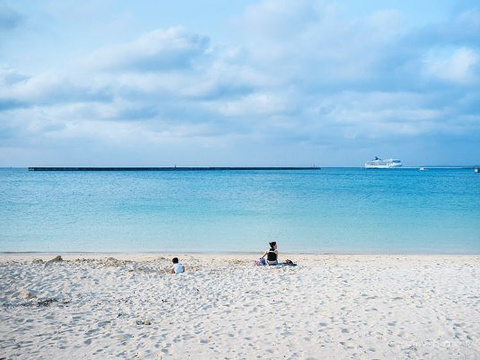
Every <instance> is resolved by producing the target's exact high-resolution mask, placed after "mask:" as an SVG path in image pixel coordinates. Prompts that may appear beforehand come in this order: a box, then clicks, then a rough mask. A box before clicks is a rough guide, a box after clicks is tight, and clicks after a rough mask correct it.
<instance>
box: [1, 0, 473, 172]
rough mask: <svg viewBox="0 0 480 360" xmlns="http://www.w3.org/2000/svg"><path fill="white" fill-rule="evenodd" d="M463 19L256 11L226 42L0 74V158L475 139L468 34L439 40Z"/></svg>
mask: <svg viewBox="0 0 480 360" xmlns="http://www.w3.org/2000/svg"><path fill="white" fill-rule="evenodd" d="M475 19H476V17H475V14H474V13H470V14H469V16H467V15H465V14H464V15H462V16H460V17H455V18H454V19H453V20H449V22H448V24H436V25H435V26H434V25H431V26H430V27H429V28H428V29H426V28H412V27H406V26H405V18H404V17H403V15H402V14H401V13H400V12H399V11H398V10H396V9H390V8H386V9H378V10H377V11H375V12H373V13H371V14H368V16H365V17H359V16H357V17H352V16H348V15H347V14H346V13H345V12H343V11H342V8H341V7H339V6H338V5H337V4H336V3H335V4H333V5H332V4H328V3H325V2H316V1H310V0H302V1H298V2H291V1H286V0H280V1H273V0H265V1H261V2H259V3H258V4H257V5H255V6H252V7H250V8H248V9H247V10H246V11H245V14H243V16H241V17H240V19H239V20H238V21H237V22H236V24H237V26H241V30H242V32H243V35H244V36H243V37H242V39H241V40H240V41H239V42H238V43H231V44H219V43H217V42H216V38H215V37H214V36H211V39H210V38H209V37H207V36H204V35H202V34H197V33H195V32H191V31H187V30H185V29H184V28H170V29H157V30H154V31H149V32H147V33H144V34H140V35H138V37H137V39H136V40H134V41H129V42H128V41H126V42H124V43H123V44H120V45H115V46H107V47H102V48H100V49H98V50H96V51H92V53H91V55H90V56H87V57H86V58H85V59H83V60H82V59H81V60H79V62H80V63H81V66H78V62H77V66H70V68H68V69H66V70H64V71H63V72H59V71H55V70H54V69H50V70H49V71H46V72H43V73H36V74H29V75H24V74H20V73H19V72H17V71H15V70H14V69H12V68H8V67H4V68H0V85H1V86H0V147H2V144H8V145H9V146H10V145H11V144H12V143H14V142H16V143H18V144H24V146H26V147H32V148H36V147H38V148H39V149H40V150H39V151H41V149H42V146H46V145H47V144H48V145H49V146H58V147H60V148H61V147H65V148H67V147H68V146H69V144H77V145H78V146H81V144H82V143H84V144H88V146H92V147H93V148H97V149H101V148H102V146H105V148H108V150H109V151H111V156H112V157H114V156H116V155H115V154H116V153H119V152H122V151H123V150H121V149H125V148H126V147H131V149H134V150H133V151H140V150H139V149H142V150H141V151H149V152H155V151H158V150H159V149H162V150H164V151H165V152H168V151H171V152H172V153H174V154H179V153H182V152H183V154H184V156H185V157H188V156H198V157H201V158H204V159H205V158H207V154H208V156H214V157H215V156H216V159H217V160H218V161H220V160H221V159H222V154H223V150H225V149H227V148H228V149H229V151H230V154H232V155H233V156H234V155H235V154H236V155H237V156H239V157H242V156H246V155H243V154H246V153H245V152H244V148H249V153H250V154H251V153H252V151H253V150H252V149H258V150H259V151H260V150H262V149H263V150H265V151H263V150H262V151H263V152H264V153H268V152H269V148H268V147H269V146H273V145H275V146H278V144H280V145H281V146H284V147H285V150H282V151H280V153H282V154H286V153H289V151H288V149H292V151H294V150H295V151H300V150H298V149H304V151H308V152H314V151H315V149H318V147H322V149H323V150H325V149H330V150H331V151H343V150H338V149H342V147H344V146H351V147H352V148H353V147H354V145H352V144H357V146H363V147H370V146H371V147H374V146H375V145H378V144H381V143H388V142H389V141H391V140H392V139H397V141H400V140H398V139H413V138H416V137H421V136H438V134H442V136H451V135H452V134H455V136H462V134H467V133H468V134H472V131H473V133H474V134H477V133H478V131H479V130H478V125H475V124H476V123H478V122H479V108H478V101H477V100H478V99H479V98H480V94H478V91H477V90H475V87H474V86H472V85H475V84H476V83H475V82H476V81H477V82H478V63H479V62H478V56H479V51H478V47H475V46H474V45H473V44H471V46H467V45H466V43H465V44H464V43H462V41H465V42H469V43H471V42H472V36H471V34H470V33H469V31H465V29H462V27H461V26H453V27H452V28H453V29H454V31H456V33H455V34H452V35H451V36H450V37H449V40H448V41H446V40H443V38H442V36H440V35H439V34H444V32H443V30H444V28H447V27H448V26H451V24H452V23H455V24H457V23H458V22H462V21H464V22H465V23H466V24H469V25H468V26H469V28H475V26H476V25H475V24H476V23H475V21H476V20H475ZM449 24H450V25H449ZM432 28H435V29H434V30H435V31H434V30H432ZM432 34H433V35H432ZM452 39H454V40H452ZM444 42H445V45H444ZM452 42H455V43H456V45H455V46H453V45H452ZM447 43H448V44H447ZM437 49H442V51H439V50H437ZM425 54H427V56H426V57H425ZM419 64H421V65H423V66H419ZM10 66H11V65H10ZM465 89H468V91H469V96H468V97H466V96H465ZM447 104H448V105H447ZM472 129H473V130H472ZM392 141H393V140H392ZM365 144H367V145H365ZM316 147H317V148H316ZM9 148H11V147H9ZM206 148H208V149H212V151H211V152H204V153H202V154H203V155H201V154H200V153H201V152H202V151H204V149H206ZM220 148H221V149H222V151H215V149H217V150H218V149H220ZM112 149H115V151H113V150H112ZM135 149H137V150H135ZM270 150H272V149H271V148H270ZM302 151H303V150H302ZM123 152H124V151H123ZM370 155H371V154H370ZM292 156H293V155H292ZM302 156H303V154H299V155H298V158H302ZM344 156H345V155H344ZM358 156H361V154H359V155H358ZM135 158H136V159H138V158H140V155H138V156H136V157H135ZM212 161H214V160H212ZM227 162H228V161H227ZM246 162H247V163H248V161H246Z"/></svg>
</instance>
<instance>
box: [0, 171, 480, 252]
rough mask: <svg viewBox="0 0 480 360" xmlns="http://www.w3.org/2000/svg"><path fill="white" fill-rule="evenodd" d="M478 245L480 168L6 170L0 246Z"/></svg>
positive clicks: (408, 248)
mask: <svg viewBox="0 0 480 360" xmlns="http://www.w3.org/2000/svg"><path fill="white" fill-rule="evenodd" d="M272 239H275V240H277V241H278V242H279V249H280V251H291V252H315V253H323V252H338V253H349V252H355V253H455V254H456V253H460V254H472V253H474V254H479V253H480V174H476V173H474V172H473V170H472V169H438V170H434V169H428V170H427V171H418V169H395V170H364V169H360V168H325V169H322V170H317V171H308V170H305V171H188V172H142V171H140V172H128V171H127V172H29V171H27V170H26V169H0V251H1V252H11V251H13V252H23V251H47V252H50V251H72V252H74V251H82V252H83V251H93V252H116V251H119V252H149V251H168V252H177V251H181V252H194V251H205V252H211V251H215V252H216V251H220V252H228V251H257V252H261V251H263V250H264V249H265V247H266V245H267V242H268V241H269V240H272Z"/></svg>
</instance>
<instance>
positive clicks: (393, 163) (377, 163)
mask: <svg viewBox="0 0 480 360" xmlns="http://www.w3.org/2000/svg"><path fill="white" fill-rule="evenodd" d="M400 166H402V162H401V161H400V160H398V159H380V158H378V157H376V156H375V160H370V161H367V162H366V163H365V169H391V168H397V167H400Z"/></svg>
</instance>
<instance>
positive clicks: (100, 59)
mask: <svg viewBox="0 0 480 360" xmlns="http://www.w3.org/2000/svg"><path fill="white" fill-rule="evenodd" d="M208 44H209V39H208V38H207V37H205V36H200V35H197V34H192V33H188V32H186V31H185V30H184V29H183V28H172V29H168V30H155V31H152V32H149V33H147V34H144V35H142V36H141V37H140V38H139V39H137V40H136V41H134V42H131V43H127V44H122V45H117V46H114V47H110V48H105V49H102V50H99V51H97V52H96V53H95V54H94V55H93V56H92V57H91V58H90V60H89V63H90V65H91V66H92V67H94V68H95V67H96V68H100V69H104V70H117V71H118V70H130V71H140V72H144V71H160V72H162V71H163V72H166V71H172V70H175V69H178V70H184V69H186V68H188V67H189V66H191V65H192V62H193V61H194V60H195V59H196V58H197V57H198V56H201V55H205V54H206V52H207V50H208Z"/></svg>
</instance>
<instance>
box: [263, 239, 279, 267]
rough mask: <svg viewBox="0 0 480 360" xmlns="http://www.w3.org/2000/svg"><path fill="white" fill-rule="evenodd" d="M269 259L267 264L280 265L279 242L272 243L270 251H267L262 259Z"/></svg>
mask: <svg viewBox="0 0 480 360" xmlns="http://www.w3.org/2000/svg"><path fill="white" fill-rule="evenodd" d="M265 256H266V257H267V264H268V265H278V250H277V242H276V241H272V242H271V243H270V249H269V250H267V251H265V252H264V253H263V255H262V257H261V258H260V259H263V258H264V257H265Z"/></svg>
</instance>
